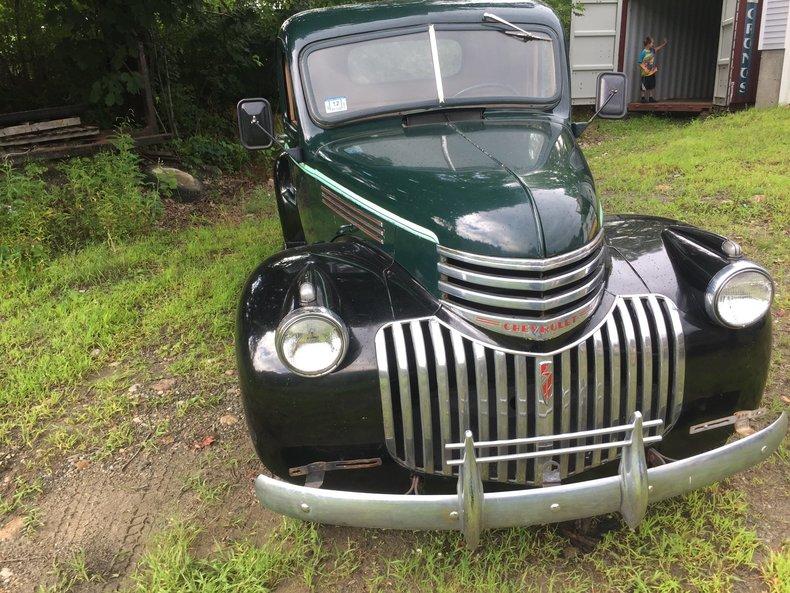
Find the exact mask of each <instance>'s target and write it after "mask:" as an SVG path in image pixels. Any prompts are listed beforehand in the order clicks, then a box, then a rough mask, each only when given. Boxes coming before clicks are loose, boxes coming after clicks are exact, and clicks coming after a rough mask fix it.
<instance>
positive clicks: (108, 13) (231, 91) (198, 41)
mask: <svg viewBox="0 0 790 593" xmlns="http://www.w3.org/2000/svg"><path fill="white" fill-rule="evenodd" d="M347 3H349V2H348V0H284V1H283V2H277V3H274V2H268V1H267V2H262V1H259V0H55V1H46V0H27V1H25V2H14V3H13V4H7V3H0V81H2V82H0V112H4V111H16V110H24V109H33V108H36V107H49V106H52V105H59V104H64V103H90V104H92V105H93V116H94V117H95V119H97V120H98V121H99V123H101V124H102V125H105V126H110V125H115V124H116V120H117V119H118V118H128V119H130V120H132V121H134V122H136V123H138V124H142V123H147V122H144V121H143V119H144V118H143V114H144V110H143V104H144V103H143V100H142V89H143V81H142V78H141V77H140V75H139V68H140V62H139V47H140V44H142V46H143V48H144V51H145V55H146V58H147V62H148V70H149V72H150V78H151V82H152V86H153V92H154V95H155V105H156V109H157V113H158V116H159V120H160V121H161V122H164V124H165V127H166V128H167V129H168V131H172V132H174V133H176V134H177V135H178V136H182V137H188V136H191V135H194V134H207V135H212V136H217V135H219V136H227V135H229V134H230V132H231V130H232V129H233V127H234V118H233V106H234V105H235V104H236V101H238V99H239V98H240V97H245V96H247V97H249V96H263V97H268V98H270V99H275V98H276V93H277V89H276V88H275V86H274V81H275V79H276V78H275V72H276V68H277V65H276V64H275V63H274V48H275V39H276V37H277V33H278V31H279V28H280V25H281V24H282V22H283V21H284V20H285V19H286V18H288V17H290V16H291V15H293V14H294V13H296V12H300V11H302V10H307V9H310V8H317V7H323V6H333V5H338V4H347ZM545 3H546V4H548V5H549V6H551V7H552V8H554V9H555V10H556V11H557V13H558V14H559V16H560V18H561V20H562V21H563V23H564V24H565V26H566V28H567V26H568V25H569V23H570V17H571V12H572V11H573V10H574V9H578V8H579V5H578V3H576V2H574V1H573V0H546V2H545Z"/></svg>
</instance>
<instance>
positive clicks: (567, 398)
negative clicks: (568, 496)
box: [560, 350, 571, 478]
mask: <svg viewBox="0 0 790 593" xmlns="http://www.w3.org/2000/svg"><path fill="white" fill-rule="evenodd" d="M560 367H561V371H560V372H561V373H562V383H561V385H562V401H561V402H560V406H561V408H560V409H561V410H562V416H561V418H562V419H561V423H560V429H561V430H562V432H564V433H568V432H571V351H570V350H565V351H564V352H563V353H562V356H560ZM560 446H561V447H568V446H570V441H567V440H566V441H561V444H560ZM568 461H569V456H568V455H562V456H561V457H560V476H561V477H563V478H565V477H567V476H568Z"/></svg>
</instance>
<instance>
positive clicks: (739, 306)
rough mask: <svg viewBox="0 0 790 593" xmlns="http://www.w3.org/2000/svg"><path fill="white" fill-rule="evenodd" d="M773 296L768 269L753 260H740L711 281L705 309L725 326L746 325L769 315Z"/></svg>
mask: <svg viewBox="0 0 790 593" xmlns="http://www.w3.org/2000/svg"><path fill="white" fill-rule="evenodd" d="M773 297H774V285H773V281H772V280H771V277H770V276H769V275H768V272H766V271H765V270H764V269H762V268H760V267H759V266H756V265H755V264H752V263H749V262H737V263H734V264H731V265H729V266H727V267H726V268H723V269H722V270H721V271H719V273H718V274H716V275H715V276H714V277H713V279H712V280H711V281H710V284H709V285H708V290H707V292H706V294H705V308H706V309H707V310H708V315H710V316H711V317H712V318H713V319H714V321H717V322H718V323H720V324H721V325H724V326H726V327H732V328H743V327H748V326H750V325H753V324H755V323H757V322H758V321H760V319H762V318H763V317H765V314H766V313H768V309H769V308H770V307H771V301H772V300H773Z"/></svg>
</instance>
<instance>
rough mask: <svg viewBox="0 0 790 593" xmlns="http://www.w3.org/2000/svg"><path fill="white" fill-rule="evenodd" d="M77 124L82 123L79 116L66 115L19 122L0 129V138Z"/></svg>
mask: <svg viewBox="0 0 790 593" xmlns="http://www.w3.org/2000/svg"><path fill="white" fill-rule="evenodd" d="M79 125H82V120H81V119H80V118H79V117H67V118H65V119H53V120H51V121H41V122H36V123H32V124H30V123H28V124H20V125H18V126H11V127H9V128H3V129H1V130H0V138H8V137H10V136H21V135H23V134H35V133H36V132H45V131H47V130H57V129H59V128H68V127H70V126H79Z"/></svg>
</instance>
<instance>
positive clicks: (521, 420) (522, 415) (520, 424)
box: [513, 356, 528, 483]
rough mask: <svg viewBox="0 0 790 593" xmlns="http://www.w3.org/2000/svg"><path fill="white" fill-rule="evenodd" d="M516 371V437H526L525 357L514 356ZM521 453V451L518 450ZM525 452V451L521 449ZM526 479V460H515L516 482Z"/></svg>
mask: <svg viewBox="0 0 790 593" xmlns="http://www.w3.org/2000/svg"><path fill="white" fill-rule="evenodd" d="M513 368H514V372H515V373H516V438H527V436H528V434H527V426H528V425H527V420H528V415H527V358H526V356H516V357H515V361H514V364H513ZM518 452H519V453H522V451H518ZM523 452H526V451H523ZM526 479H527V460H526V459H519V460H518V461H517V462H516V482H519V483H523V482H525V481H526Z"/></svg>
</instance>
